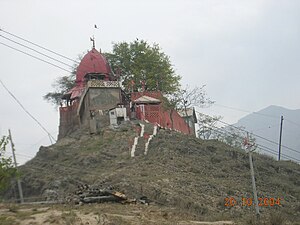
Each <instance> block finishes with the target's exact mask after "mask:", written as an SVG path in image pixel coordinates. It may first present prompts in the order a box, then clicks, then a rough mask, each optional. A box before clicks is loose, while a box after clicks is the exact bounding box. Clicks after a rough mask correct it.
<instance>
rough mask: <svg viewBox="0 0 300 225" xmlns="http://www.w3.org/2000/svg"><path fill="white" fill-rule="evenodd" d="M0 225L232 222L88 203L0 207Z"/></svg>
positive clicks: (217, 224)
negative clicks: (80, 204) (209, 220)
mask: <svg viewBox="0 0 300 225" xmlns="http://www.w3.org/2000/svg"><path fill="white" fill-rule="evenodd" d="M0 224H1V225H37V224H45V225H50V224H61V225H63V224H66V225H77V224H78V225H94V224H99V225H123V224H124V225H127V224H133V225H143V224H145V225H146V224H147V225H151V224H164V225H171V224H172V225H174V224H175V225H194V224H206V225H209V224H212V225H223V224H224V225H225V224H234V223H233V222H232V221H213V222H205V221H196V220H193V218H192V217H191V216H189V215H186V214H183V213H178V211H177V212H176V210H174V209H172V208H164V207H158V206H154V205H152V206H151V205H150V206H146V205H121V204H92V205H83V206H79V205H78V206H70V205H15V204H5V205H4V204H2V205H1V206H0Z"/></svg>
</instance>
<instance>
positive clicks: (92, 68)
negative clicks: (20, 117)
mask: <svg viewBox="0 0 300 225" xmlns="http://www.w3.org/2000/svg"><path fill="white" fill-rule="evenodd" d="M88 73H101V74H105V75H107V76H109V75H111V74H112V71H111V68H110V66H109V64H108V62H107V60H106V58H105V57H104V56H103V55H102V54H101V53H100V52H98V51H97V50H96V49H95V48H93V49H92V50H91V51H89V52H88V53H87V54H86V55H85V56H84V57H83V58H82V60H81V62H80V64H79V66H78V67H77V71H76V83H77V84H78V83H82V82H83V81H84V76H85V75H86V74H88Z"/></svg>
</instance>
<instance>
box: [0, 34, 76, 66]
mask: <svg viewBox="0 0 300 225" xmlns="http://www.w3.org/2000/svg"><path fill="white" fill-rule="evenodd" d="M0 37H2V38H4V39H6V40H8V41H10V42H13V43H15V44H17V45H20V46H22V47H24V48H27V49H30V50H31V51H34V52H36V53H38V54H40V55H42V56H45V57H47V58H49V59H52V60H54V61H56V62H59V63H61V64H63V65H65V66H69V67H71V66H70V65H69V64H67V63H64V62H62V61H60V60H58V59H55V58H53V57H51V56H49V55H46V54H44V53H42V52H40V51H38V50H35V49H33V48H31V47H28V46H27V45H23V44H21V43H19V42H17V41H14V40H12V39H10V38H7V37H5V36H3V35H1V34H0Z"/></svg>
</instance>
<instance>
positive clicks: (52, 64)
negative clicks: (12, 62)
mask: <svg viewBox="0 0 300 225" xmlns="http://www.w3.org/2000/svg"><path fill="white" fill-rule="evenodd" d="M0 44H1V45H4V46H6V47H8V48H11V49H13V50H15V51H18V52H21V53H23V54H25V55H28V56H30V57H32V58H35V59H37V60H40V61H42V62H44V63H47V64H49V65H51V66H54V67H57V68H59V69H61V70H64V71H67V72H68V73H72V71H70V70H67V69H65V68H63V67H61V66H58V65H56V64H54V63H51V62H48V61H46V60H44V59H41V58H39V57H37V56H34V55H32V54H29V53H27V52H24V51H22V50H20V49H17V48H14V47H12V46H10V45H7V44H5V43H3V42H0Z"/></svg>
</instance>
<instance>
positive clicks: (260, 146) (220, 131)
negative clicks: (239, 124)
mask: <svg viewBox="0 0 300 225" xmlns="http://www.w3.org/2000/svg"><path fill="white" fill-rule="evenodd" d="M207 116H208V115H207ZM212 129H213V130H214V131H215V132H217V133H220V134H223V135H224V134H225V135H226V134H229V135H230V136H232V137H233V138H236V136H239V135H237V134H234V133H231V132H229V131H227V130H222V128H219V127H216V126H212ZM239 137H240V138H244V137H242V136H239ZM237 143H239V144H240V145H241V146H242V145H243V143H242V142H239V141H237ZM256 146H257V147H259V148H260V149H262V150H265V149H268V150H267V151H268V152H270V151H271V152H272V153H273V154H274V155H276V156H277V155H278V153H277V151H275V150H273V149H271V148H269V147H267V146H264V145H262V144H257V143H256ZM281 155H282V156H283V157H284V158H286V159H290V160H294V161H296V162H300V160H299V159H296V158H294V157H292V156H288V155H286V154H284V153H281Z"/></svg>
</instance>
